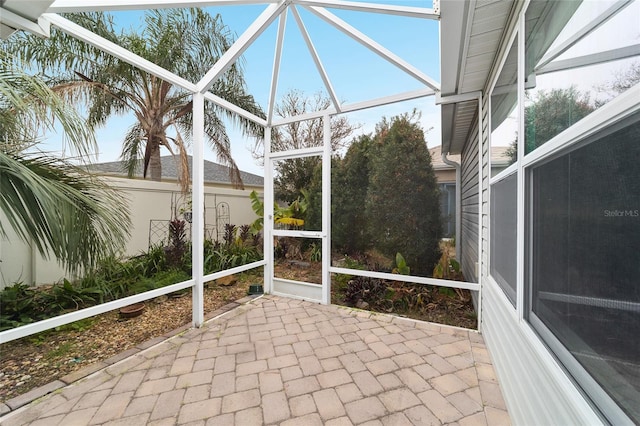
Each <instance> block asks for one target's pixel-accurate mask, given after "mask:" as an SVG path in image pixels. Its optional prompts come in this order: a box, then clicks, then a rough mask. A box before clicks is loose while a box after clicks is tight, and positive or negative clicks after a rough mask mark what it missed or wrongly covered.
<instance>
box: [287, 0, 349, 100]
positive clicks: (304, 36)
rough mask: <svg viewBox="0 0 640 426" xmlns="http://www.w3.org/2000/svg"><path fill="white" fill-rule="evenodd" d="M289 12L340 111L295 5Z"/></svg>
mask: <svg viewBox="0 0 640 426" xmlns="http://www.w3.org/2000/svg"><path fill="white" fill-rule="evenodd" d="M291 12H292V13H293V17H294V18H295V19H296V23H297V24H298V29H299V30H300V33H301V34H302V38H304V41H305V43H306V44H307V48H308V49H309V53H311V57H312V58H313V62H315V64H316V68H318V72H319V73H320V77H322V81H323V83H324V85H325V87H326V88H327V92H329V96H330V97H331V100H332V102H333V106H334V107H335V109H336V111H337V112H341V108H340V101H339V100H338V96H337V95H336V91H335V90H334V89H333V85H332V84H331V80H329V75H328V74H327V71H326V70H325V69H324V66H323V65H322V61H321V60H320V57H319V56H318V52H317V51H316V48H315V47H314V45H313V42H312V41H311V37H309V33H308V32H307V29H306V28H305V26H304V22H302V18H301V17H300V14H299V13H298V10H297V9H296V7H295V6H293V5H291Z"/></svg>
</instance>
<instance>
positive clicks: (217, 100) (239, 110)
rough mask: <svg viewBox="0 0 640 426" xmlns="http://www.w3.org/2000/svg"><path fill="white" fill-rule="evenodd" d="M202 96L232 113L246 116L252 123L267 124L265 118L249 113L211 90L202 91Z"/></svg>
mask: <svg viewBox="0 0 640 426" xmlns="http://www.w3.org/2000/svg"><path fill="white" fill-rule="evenodd" d="M204 98H205V99H206V100H208V101H211V102H213V103H214V104H216V105H219V106H221V107H222V108H225V109H227V110H229V111H231V112H233V113H234V114H237V115H239V116H241V117H244V118H246V119H247V120H251V121H253V122H254V123H257V124H259V125H261V126H266V125H267V120H265V119H264V118H260V117H258V116H257V115H255V114H252V113H250V112H249V111H246V110H244V109H242V108H240V107H239V106H237V105H235V104H233V103H231V102H229V101H227V100H226V99H222V98H221V97H220V96H218V95H214V94H213V93H211V92H204Z"/></svg>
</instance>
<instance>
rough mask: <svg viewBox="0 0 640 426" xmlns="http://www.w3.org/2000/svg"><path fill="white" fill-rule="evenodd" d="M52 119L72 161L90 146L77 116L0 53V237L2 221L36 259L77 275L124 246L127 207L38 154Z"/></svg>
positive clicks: (78, 172) (77, 171) (74, 170)
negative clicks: (34, 252) (52, 262)
mask: <svg viewBox="0 0 640 426" xmlns="http://www.w3.org/2000/svg"><path fill="white" fill-rule="evenodd" d="M54 121H56V122H59V123H60V124H61V125H62V128H63V129H64V131H65V134H66V136H67V139H68V141H69V142H70V144H71V146H72V147H74V148H75V150H76V151H77V152H78V154H79V155H87V154H89V153H91V152H92V150H93V149H94V148H95V139H94V137H93V133H92V132H91V130H90V129H89V128H88V127H87V126H86V125H85V124H84V120H83V119H82V117H80V116H79V115H78V114H77V113H76V111H75V110H73V109H72V108H70V107H69V106H68V105H67V104H66V103H65V102H64V101H63V100H62V99H61V98H60V97H59V96H58V95H56V94H55V93H54V92H53V91H52V90H51V89H50V88H49V87H48V86H47V84H46V83H45V82H44V81H43V80H42V79H41V78H39V77H37V76H31V75H28V74H27V73H25V72H24V71H23V70H22V68H21V67H17V66H15V64H13V63H12V61H10V60H9V59H8V57H7V55H6V53H4V52H2V51H0V211H1V212H2V214H3V215H4V216H5V217H6V219H7V220H6V223H2V222H0V235H2V236H6V235H7V234H6V228H5V226H6V224H7V223H8V225H9V226H11V227H12V228H13V229H14V230H15V231H16V233H17V235H18V236H19V237H20V238H21V239H22V240H23V241H25V242H27V243H30V244H33V245H34V246H35V247H36V249H37V250H38V252H39V253H40V254H41V255H42V256H43V257H45V258H49V257H50V255H51V254H53V255H54V256H55V257H56V258H57V259H58V260H59V261H60V262H61V263H62V264H64V265H65V266H66V268H67V270H68V271H69V272H71V273H76V272H78V271H79V270H80V269H85V270H87V269H90V268H92V267H94V266H95V265H96V262H97V261H98V260H99V259H100V258H102V257H105V256H107V255H110V254H113V253H114V252H116V251H118V250H120V249H121V248H122V247H123V246H124V243H125V242H126V238H127V237H128V223H129V216H128V209H127V207H126V205H125V204H124V203H123V202H122V200H121V197H118V196H117V194H116V193H115V191H113V190H112V189H110V188H109V187H107V186H106V185H105V184H104V183H102V182H101V181H99V180H97V179H96V178H95V177H92V176H90V175H88V174H87V173H86V172H85V171H84V170H83V169H82V168H80V167H77V166H73V165H71V164H69V163H68V162H65V161H63V160H60V159H57V158H54V157H51V156H49V155H46V154H44V153H41V152H38V151H37V149H36V148H37V141H38V137H39V135H40V132H41V131H42V130H47V129H52V128H53V125H54ZM28 152H31V153H28Z"/></svg>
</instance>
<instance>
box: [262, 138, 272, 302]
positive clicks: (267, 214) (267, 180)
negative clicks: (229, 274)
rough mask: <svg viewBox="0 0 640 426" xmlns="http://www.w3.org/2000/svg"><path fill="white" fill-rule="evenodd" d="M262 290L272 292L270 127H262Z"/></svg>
mask: <svg viewBox="0 0 640 426" xmlns="http://www.w3.org/2000/svg"><path fill="white" fill-rule="evenodd" d="M263 200H264V210H263V216H262V217H263V218H264V219H263V220H264V223H263V227H262V236H263V239H264V249H263V252H264V260H265V262H266V264H265V265H264V292H265V293H272V292H273V164H272V161H271V127H270V126H267V127H265V129H264V193H263Z"/></svg>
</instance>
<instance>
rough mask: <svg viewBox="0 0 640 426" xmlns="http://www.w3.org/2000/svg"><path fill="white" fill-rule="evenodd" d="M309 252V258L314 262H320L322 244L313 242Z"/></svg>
mask: <svg viewBox="0 0 640 426" xmlns="http://www.w3.org/2000/svg"><path fill="white" fill-rule="evenodd" d="M309 252H310V253H309V258H310V259H311V261H312V262H320V261H321V260H322V245H320V244H316V243H311V247H310V248H309Z"/></svg>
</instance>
